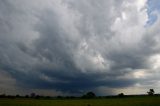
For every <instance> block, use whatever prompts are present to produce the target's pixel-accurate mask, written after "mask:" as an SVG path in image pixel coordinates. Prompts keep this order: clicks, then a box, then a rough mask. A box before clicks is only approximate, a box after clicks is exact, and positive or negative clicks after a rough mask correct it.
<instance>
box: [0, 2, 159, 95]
mask: <svg viewBox="0 0 160 106" xmlns="http://www.w3.org/2000/svg"><path fill="white" fill-rule="evenodd" d="M159 26H160V1H159V0H0V94H2V93H5V94H13V95H14V94H21V95H25V94H29V93H31V92H35V93H37V94H40V95H51V96H56V95H82V94H84V93H85V92H87V91H93V92H95V93H96V94H97V95H117V94H118V93H121V92H123V93H124V94H146V92H147V91H148V90H149V89H151V88H152V89H154V90H155V92H156V93H160V77H159V76H160V35H159V34H160V28H159Z"/></svg>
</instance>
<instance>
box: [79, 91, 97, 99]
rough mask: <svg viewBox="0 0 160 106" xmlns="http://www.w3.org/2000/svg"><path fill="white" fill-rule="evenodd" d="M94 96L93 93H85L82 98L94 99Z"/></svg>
mask: <svg viewBox="0 0 160 106" xmlns="http://www.w3.org/2000/svg"><path fill="white" fill-rule="evenodd" d="M95 97H96V95H95V94H94V93H93V92H87V93H86V94H85V95H83V96H82V98H95Z"/></svg>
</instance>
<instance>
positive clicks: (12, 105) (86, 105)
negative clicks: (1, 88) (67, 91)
mask: <svg viewBox="0 0 160 106" xmlns="http://www.w3.org/2000/svg"><path fill="white" fill-rule="evenodd" d="M0 106H160V96H134V97H111V98H95V99H80V98H79V99H31V98H28V99H27V98H19V99H18V98H14V99H7V98H4V99H3V98H1V99H0Z"/></svg>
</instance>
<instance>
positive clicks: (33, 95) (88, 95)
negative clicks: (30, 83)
mask: <svg viewBox="0 0 160 106" xmlns="http://www.w3.org/2000/svg"><path fill="white" fill-rule="evenodd" d="M147 95H148V96H154V95H155V96H160V94H155V91H154V89H149V91H148V92H147ZM128 96H138V95H125V94H124V93H119V94H118V95H115V96H96V94H95V93H94V92H92V91H90V92H87V93H85V94H83V95H82V96H79V97H75V96H56V97H52V96H42V95H38V94H36V93H31V94H29V95H25V96H21V95H18V94H17V95H6V94H1V95H0V98H34V99H73V98H82V99H90V98H105V97H106V98H109V97H128ZM143 96H146V95H143Z"/></svg>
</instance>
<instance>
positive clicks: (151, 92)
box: [147, 89, 155, 95]
mask: <svg viewBox="0 0 160 106" xmlns="http://www.w3.org/2000/svg"><path fill="white" fill-rule="evenodd" d="M147 93H148V95H154V93H155V92H154V89H150V90H149V91H148V92H147Z"/></svg>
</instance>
